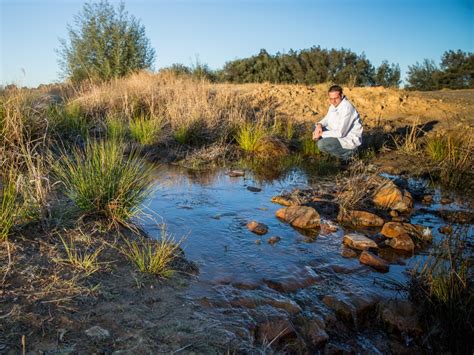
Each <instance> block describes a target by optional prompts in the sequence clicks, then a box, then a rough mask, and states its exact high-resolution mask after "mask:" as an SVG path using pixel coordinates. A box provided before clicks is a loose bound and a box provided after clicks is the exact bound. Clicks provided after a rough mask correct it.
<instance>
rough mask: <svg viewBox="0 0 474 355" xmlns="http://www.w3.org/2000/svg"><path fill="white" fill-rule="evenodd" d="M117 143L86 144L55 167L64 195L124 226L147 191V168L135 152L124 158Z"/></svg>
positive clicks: (112, 141) (111, 141)
mask: <svg viewBox="0 0 474 355" xmlns="http://www.w3.org/2000/svg"><path fill="white" fill-rule="evenodd" d="M125 148H126V145H125V144H124V143H122V142H120V141H114V140H109V141H89V142H87V143H86V145H85V147H84V149H83V150H81V149H79V148H75V149H73V151H72V153H71V155H67V154H66V153H64V155H63V156H62V158H61V159H60V160H59V162H58V163H57V164H55V167H54V170H55V172H56V175H57V177H58V178H59V179H60V180H61V181H62V183H63V184H64V186H65V190H66V194H67V195H68V196H69V197H70V198H71V199H72V200H73V201H74V203H75V204H76V205H77V206H78V207H79V208H80V209H81V210H83V211H84V212H86V213H93V214H102V215H105V216H106V217H108V218H110V219H112V221H117V222H120V223H126V221H127V220H129V219H130V218H131V217H133V216H134V215H136V214H137V212H139V205H140V203H141V202H142V201H143V200H144V198H145V197H146V195H147V194H148V192H149V186H150V168H149V167H147V164H146V162H145V159H144V158H141V157H139V155H138V151H137V150H136V149H134V150H132V151H131V152H130V153H129V154H128V155H127V156H126V157H124V152H125Z"/></svg>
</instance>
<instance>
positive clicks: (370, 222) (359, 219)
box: [337, 210, 384, 227]
mask: <svg viewBox="0 0 474 355" xmlns="http://www.w3.org/2000/svg"><path fill="white" fill-rule="evenodd" d="M337 220H338V221H339V222H342V223H348V224H352V225H353V226H359V227H380V226H383V224H384V220H383V219H382V218H380V217H379V216H377V215H375V214H373V213H370V212H365V211H342V210H341V211H340V212H339V215H338V216H337Z"/></svg>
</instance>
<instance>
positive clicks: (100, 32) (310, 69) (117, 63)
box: [59, 0, 474, 90]
mask: <svg viewBox="0 0 474 355" xmlns="http://www.w3.org/2000/svg"><path fill="white" fill-rule="evenodd" d="M68 35H69V40H68V41H67V40H62V41H61V50H60V51H59V58H60V65H61V69H62V73H63V75H64V77H65V78H67V79H70V80H71V81H72V82H74V83H78V82H82V81H84V80H93V81H106V80H110V79H113V78H118V77H122V76H125V75H127V74H129V73H131V72H134V71H138V70H143V69H148V70H153V63H154V61H155V57H156V56H155V50H154V49H153V48H152V47H151V45H150V41H149V39H148V38H147V37H146V35H145V28H144V26H143V25H141V24H140V22H139V20H137V19H136V18H135V17H133V16H130V15H129V14H128V13H127V12H126V11H125V9H124V5H123V3H122V4H120V5H119V6H118V7H117V9H116V8H115V7H114V6H113V5H111V4H110V3H109V2H108V1H107V0H102V1H100V2H98V3H86V4H85V5H84V7H83V9H82V12H81V13H79V14H78V15H77V16H76V17H75V24H74V26H69V27H68ZM162 70H169V71H173V72H175V73H177V74H182V75H191V76H193V77H197V78H205V79H207V80H210V81H213V82H229V83H262V82H270V83H285V84H307V85H311V84H318V83H325V82H332V83H338V84H343V85H348V86H384V87H399V85H400V83H401V80H400V79H401V78H400V75H401V74H400V66H399V65H398V64H396V63H389V62H388V61H386V60H384V61H383V62H382V63H381V64H380V66H378V67H374V65H373V64H372V63H371V62H370V61H369V59H367V58H366V56H365V54H364V53H362V54H357V53H354V52H353V51H351V50H349V49H345V48H341V49H324V48H321V47H320V46H314V47H311V48H309V49H302V50H298V51H295V50H290V51H289V52H288V53H276V54H274V55H271V54H269V53H268V52H267V51H266V50H265V49H262V50H260V53H258V54H257V55H254V56H251V57H248V58H242V59H236V60H232V61H229V62H227V63H226V64H225V65H224V66H223V68H222V69H218V70H211V69H210V68H209V67H208V66H207V65H206V64H202V63H200V62H199V61H197V63H196V64H194V65H192V66H185V65H183V64H173V65H172V66H170V67H168V68H165V69H162ZM473 76H474V54H473V53H466V52H463V51H461V50H458V51H452V50H450V51H446V52H445V53H444V54H443V55H442V58H441V63H440V64H439V65H436V64H435V63H434V62H433V61H432V60H428V59H425V60H424V61H423V62H422V63H421V64H419V63H416V64H415V65H411V66H409V70H408V73H407V80H406V82H407V85H406V88H408V89H413V90H437V89H441V88H450V89H463V88H474V81H473Z"/></svg>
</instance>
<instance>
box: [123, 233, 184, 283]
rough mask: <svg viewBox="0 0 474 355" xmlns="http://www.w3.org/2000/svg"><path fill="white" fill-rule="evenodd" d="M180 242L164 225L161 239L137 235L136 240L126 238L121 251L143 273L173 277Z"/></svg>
mask: <svg viewBox="0 0 474 355" xmlns="http://www.w3.org/2000/svg"><path fill="white" fill-rule="evenodd" d="M179 244H180V243H179V242H178V243H177V242H175V241H174V240H173V239H172V238H171V236H170V235H169V234H168V232H167V231H166V228H165V227H163V228H162V230H161V238H160V239H159V240H155V239H149V238H144V237H137V238H136V239H135V240H129V239H127V238H124V245H123V246H120V247H119V250H120V252H121V253H122V254H123V255H125V257H126V258H127V259H128V260H129V261H130V262H132V263H133V264H134V265H135V266H136V267H137V268H138V270H140V272H142V273H147V274H152V275H156V276H160V277H164V278H168V277H171V276H172V275H173V274H174V273H175V270H174V268H173V261H174V260H175V259H176V257H177V256H178V255H179V252H180V247H179Z"/></svg>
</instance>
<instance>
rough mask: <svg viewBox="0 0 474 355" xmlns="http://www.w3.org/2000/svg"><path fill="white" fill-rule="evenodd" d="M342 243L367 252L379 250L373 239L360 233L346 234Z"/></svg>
mask: <svg viewBox="0 0 474 355" xmlns="http://www.w3.org/2000/svg"><path fill="white" fill-rule="evenodd" d="M342 242H343V243H344V244H345V245H347V246H348V247H351V248H353V249H358V250H367V249H369V248H377V243H375V242H374V241H373V240H372V239H369V238H367V237H366V236H365V235H363V234H360V233H349V234H346V235H345V236H344V238H343V240H342Z"/></svg>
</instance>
